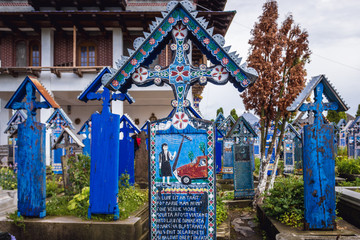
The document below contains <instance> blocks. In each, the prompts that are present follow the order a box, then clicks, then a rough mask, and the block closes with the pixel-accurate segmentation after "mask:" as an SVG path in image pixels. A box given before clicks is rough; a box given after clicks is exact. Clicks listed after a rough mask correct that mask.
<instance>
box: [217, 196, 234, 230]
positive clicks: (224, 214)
mask: <svg viewBox="0 0 360 240" xmlns="http://www.w3.org/2000/svg"><path fill="white" fill-rule="evenodd" d="M233 199H234V192H232V191H231V192H222V191H219V192H217V195H216V225H218V226H219V225H220V224H221V223H223V222H224V221H225V220H226V219H227V218H228V209H227V207H226V204H225V202H224V200H233Z"/></svg>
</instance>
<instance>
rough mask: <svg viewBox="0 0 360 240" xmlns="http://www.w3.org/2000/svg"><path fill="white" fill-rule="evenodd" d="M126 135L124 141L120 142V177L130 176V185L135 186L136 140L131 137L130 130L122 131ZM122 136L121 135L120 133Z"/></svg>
mask: <svg viewBox="0 0 360 240" xmlns="http://www.w3.org/2000/svg"><path fill="white" fill-rule="evenodd" d="M121 132H122V133H123V134H124V136H123V139H121V140H120V151H119V152H120V157H119V160H120V163H119V176H121V174H124V173H127V174H129V177H130V179H129V183H130V184H131V185H134V183H135V169H134V159H135V152H134V150H135V149H134V140H133V139H132V138H131V137H130V136H129V131H128V129H121ZM120 134H121V133H120Z"/></svg>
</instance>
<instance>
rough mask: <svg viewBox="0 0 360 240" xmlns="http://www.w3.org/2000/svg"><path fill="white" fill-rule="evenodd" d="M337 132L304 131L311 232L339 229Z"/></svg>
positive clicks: (306, 198) (325, 127) (315, 128)
mask: <svg viewBox="0 0 360 240" xmlns="http://www.w3.org/2000/svg"><path fill="white" fill-rule="evenodd" d="M333 139H334V130H333V126H331V125H321V127H318V126H316V125H308V126H305V127H304V150H303V153H304V159H303V161H304V171H303V174H304V202H305V203H304V207H305V222H306V224H305V227H306V228H307V229H334V227H335V160H334V144H333V143H334V140H333Z"/></svg>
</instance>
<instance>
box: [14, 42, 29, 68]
mask: <svg viewBox="0 0 360 240" xmlns="http://www.w3.org/2000/svg"><path fill="white" fill-rule="evenodd" d="M15 49H16V63H15V66H16V67H25V66H26V65H27V63H26V42H25V41H18V42H17V43H16V45H15Z"/></svg>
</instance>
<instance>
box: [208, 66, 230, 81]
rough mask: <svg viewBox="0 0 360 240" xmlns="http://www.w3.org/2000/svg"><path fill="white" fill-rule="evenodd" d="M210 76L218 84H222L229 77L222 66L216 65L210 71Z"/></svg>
mask: <svg viewBox="0 0 360 240" xmlns="http://www.w3.org/2000/svg"><path fill="white" fill-rule="evenodd" d="M211 76H212V78H213V79H215V80H217V81H218V82H222V81H224V80H226V79H227V78H228V77H229V73H228V72H227V71H226V69H225V68H224V67H223V66H220V65H218V66H216V67H214V69H213V70H212V71H211Z"/></svg>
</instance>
